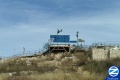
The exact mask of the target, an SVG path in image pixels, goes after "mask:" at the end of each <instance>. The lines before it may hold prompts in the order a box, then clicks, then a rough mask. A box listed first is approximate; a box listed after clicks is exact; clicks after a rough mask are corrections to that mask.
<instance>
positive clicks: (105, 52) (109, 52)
mask: <svg viewBox="0 0 120 80" xmlns="http://www.w3.org/2000/svg"><path fill="white" fill-rule="evenodd" d="M117 57H119V58H120V49H114V48H111V49H102V48H92V60H97V61H100V60H106V59H112V58H117Z"/></svg>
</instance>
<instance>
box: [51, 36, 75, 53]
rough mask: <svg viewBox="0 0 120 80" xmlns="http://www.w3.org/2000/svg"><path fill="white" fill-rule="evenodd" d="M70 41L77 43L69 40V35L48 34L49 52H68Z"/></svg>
mask: <svg viewBox="0 0 120 80" xmlns="http://www.w3.org/2000/svg"><path fill="white" fill-rule="evenodd" d="M70 43H77V41H70V35H50V40H49V53H58V52H70V49H71V47H70Z"/></svg>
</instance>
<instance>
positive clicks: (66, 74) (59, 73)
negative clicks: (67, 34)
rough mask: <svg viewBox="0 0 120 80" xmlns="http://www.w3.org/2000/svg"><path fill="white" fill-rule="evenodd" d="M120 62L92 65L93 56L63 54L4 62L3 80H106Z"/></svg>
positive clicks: (0, 79)
mask: <svg viewBox="0 0 120 80" xmlns="http://www.w3.org/2000/svg"><path fill="white" fill-rule="evenodd" d="M112 65H116V66H119V65H120V59H119V58H116V59H111V60H106V61H92V60H90V58H89V53H87V52H79V53H74V54H70V53H59V54H48V55H40V56H35V57H19V58H12V59H8V60H6V61H2V60H1V61H0V80H104V78H105V77H106V76H107V70H108V68H109V67H110V66H112Z"/></svg>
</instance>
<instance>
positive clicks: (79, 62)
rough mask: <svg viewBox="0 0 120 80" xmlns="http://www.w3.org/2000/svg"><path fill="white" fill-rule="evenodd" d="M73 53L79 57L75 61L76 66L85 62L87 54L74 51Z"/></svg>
mask: <svg viewBox="0 0 120 80" xmlns="http://www.w3.org/2000/svg"><path fill="white" fill-rule="evenodd" d="M74 55H75V57H76V58H77V59H79V60H78V61H77V65H78V66H82V65H84V64H85V63H86V62H87V58H88V55H87V54H85V53H75V54H74Z"/></svg>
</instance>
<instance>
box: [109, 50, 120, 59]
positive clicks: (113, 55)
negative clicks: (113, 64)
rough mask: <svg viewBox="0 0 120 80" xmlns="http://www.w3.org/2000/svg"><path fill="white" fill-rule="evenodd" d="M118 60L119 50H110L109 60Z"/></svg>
mask: <svg viewBox="0 0 120 80" xmlns="http://www.w3.org/2000/svg"><path fill="white" fill-rule="evenodd" d="M117 57H119V58H120V50H119V49H115V50H114V49H110V58H117Z"/></svg>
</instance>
